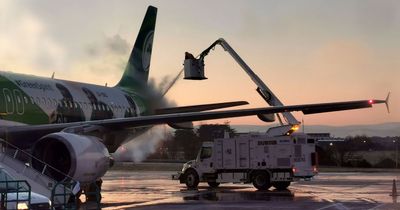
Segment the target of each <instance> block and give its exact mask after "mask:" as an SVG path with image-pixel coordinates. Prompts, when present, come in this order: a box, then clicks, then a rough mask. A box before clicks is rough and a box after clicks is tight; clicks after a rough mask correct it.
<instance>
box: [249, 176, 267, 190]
mask: <svg viewBox="0 0 400 210" xmlns="http://www.w3.org/2000/svg"><path fill="white" fill-rule="evenodd" d="M253 186H254V187H255V188H257V189H258V190H268V189H269V188H270V187H271V182H270V180H269V174H268V173H266V172H258V173H256V174H254V175H253Z"/></svg>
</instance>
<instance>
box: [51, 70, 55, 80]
mask: <svg viewBox="0 0 400 210" xmlns="http://www.w3.org/2000/svg"><path fill="white" fill-rule="evenodd" d="M54 74H56V72H55V71H53V74H52V75H51V78H52V79H54Z"/></svg>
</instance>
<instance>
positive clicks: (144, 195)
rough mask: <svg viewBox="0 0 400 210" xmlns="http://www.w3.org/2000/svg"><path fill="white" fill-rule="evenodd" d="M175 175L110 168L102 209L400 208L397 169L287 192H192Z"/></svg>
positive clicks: (301, 184)
mask: <svg viewBox="0 0 400 210" xmlns="http://www.w3.org/2000/svg"><path fill="white" fill-rule="evenodd" d="M173 173H174V172H171V171H168V172H166V171H139V172H138V171H109V172H108V173H107V174H106V176H105V177H104V179H103V180H104V182H103V187H102V188H103V189H102V209H110V210H111V209H148V210H150V209H151V210H152V209H163V210H164V209H196V210H197V209H201V210H203V209H252V210H255V209H302V210H306V209H315V210H333V209H362V210H364V209H400V197H394V198H395V199H394V198H393V197H392V196H390V194H391V193H392V186H393V179H399V174H396V173H320V174H319V175H318V176H317V177H315V178H314V179H313V180H311V181H298V182H294V183H292V184H291V185H290V187H289V190H287V191H275V190H274V189H273V188H271V189H270V190H269V191H257V190H256V189H255V188H254V187H253V186H252V185H251V184H222V185H220V187H218V188H215V189H213V188H209V187H208V185H207V184H205V183H202V184H200V186H199V188H198V189H197V190H187V189H186V186H185V185H184V184H179V182H178V181H175V180H171V174H173ZM397 183H398V182H397ZM397 186H399V187H400V184H397ZM399 194H400V189H399ZM397 199H399V203H397Z"/></svg>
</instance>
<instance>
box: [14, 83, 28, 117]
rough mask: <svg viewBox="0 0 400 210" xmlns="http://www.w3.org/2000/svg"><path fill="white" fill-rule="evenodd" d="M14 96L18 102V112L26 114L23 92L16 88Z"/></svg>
mask: <svg viewBox="0 0 400 210" xmlns="http://www.w3.org/2000/svg"><path fill="white" fill-rule="evenodd" d="M14 96H15V103H16V105H17V106H16V107H17V114H19V115H22V114H24V111H25V110H24V108H25V107H24V101H23V98H22V93H21V91H20V90H17V89H15V90H14Z"/></svg>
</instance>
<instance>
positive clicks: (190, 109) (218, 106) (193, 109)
mask: <svg viewBox="0 0 400 210" xmlns="http://www.w3.org/2000/svg"><path fill="white" fill-rule="evenodd" d="M247 104H249V103H248V102H247V101H232V102H223V103H214V104H201V105H194V106H181V107H172V108H163V109H156V111H155V113H156V114H157V115H160V114H172V113H184V112H202V111H209V110H213V109H222V108H228V107H233V106H242V105H247Z"/></svg>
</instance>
